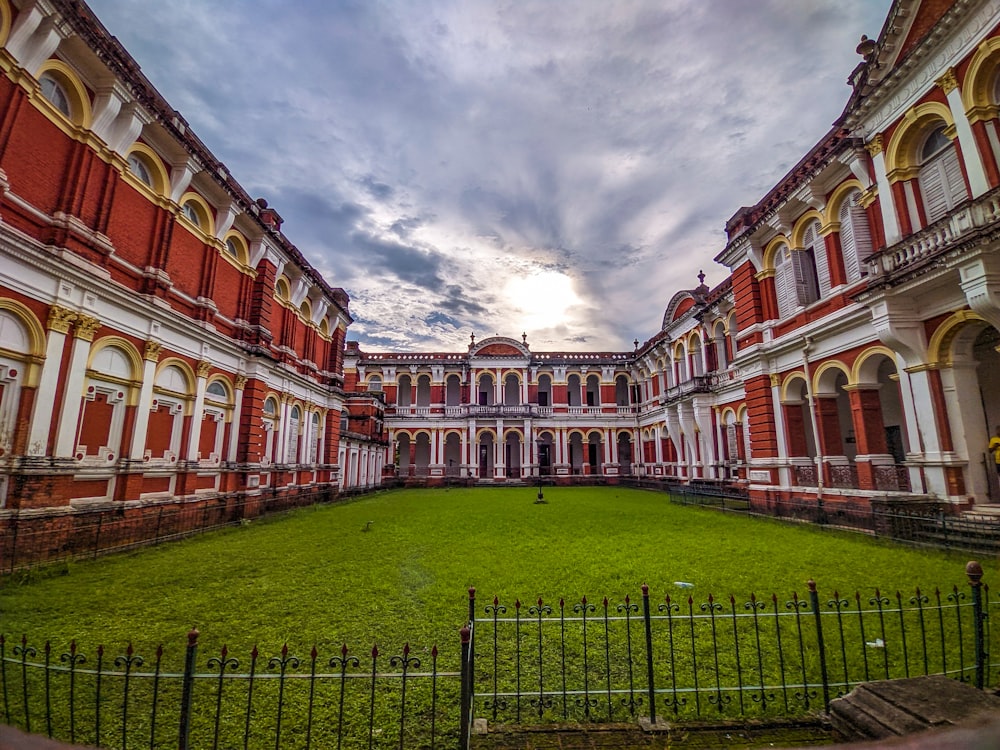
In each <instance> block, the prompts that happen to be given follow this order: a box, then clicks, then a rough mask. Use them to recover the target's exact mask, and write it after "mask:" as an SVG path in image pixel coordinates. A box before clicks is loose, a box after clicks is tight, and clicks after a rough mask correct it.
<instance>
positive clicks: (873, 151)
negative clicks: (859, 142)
mask: <svg viewBox="0 0 1000 750" xmlns="http://www.w3.org/2000/svg"><path fill="white" fill-rule="evenodd" d="M882 149H883V142H882V134H881V133H876V134H875V135H873V136H872V139H871V140H870V141H868V143H866V144H865V150H866V151H867V152H868V155H869V156H871V157H872V158H873V159H874V158H875V157H876V156H878V155H879V154H881V153H882Z"/></svg>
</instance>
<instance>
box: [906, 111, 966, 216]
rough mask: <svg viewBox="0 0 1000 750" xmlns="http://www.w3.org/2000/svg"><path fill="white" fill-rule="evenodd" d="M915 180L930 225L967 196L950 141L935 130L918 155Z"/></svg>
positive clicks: (941, 130) (942, 133)
mask: <svg viewBox="0 0 1000 750" xmlns="http://www.w3.org/2000/svg"><path fill="white" fill-rule="evenodd" d="M921 156H922V163H921V166H920V173H919V175H918V179H919V181H920V193H921V195H922V196H923V199H924V211H925V212H926V214H927V223H928V224H933V223H934V222H935V221H937V220H938V219H940V218H942V217H944V215H945V214H947V213H948V212H949V211H950V210H951V209H953V208H954V207H955V206H957V205H958V204H959V203H961V202H962V201H964V200H965V199H966V198H968V197H969V194H968V191H967V190H966V189H965V180H964V179H963V178H962V168H961V166H960V165H959V163H958V153H957V152H956V151H955V146H954V145H953V144H952V142H951V140H950V139H949V138H948V136H946V135H945V134H944V128H943V127H941V128H938V129H937V130H935V131H934V132H933V133H931V134H930V136H928V138H927V141H926V142H925V143H924V147H923V150H922V153H921Z"/></svg>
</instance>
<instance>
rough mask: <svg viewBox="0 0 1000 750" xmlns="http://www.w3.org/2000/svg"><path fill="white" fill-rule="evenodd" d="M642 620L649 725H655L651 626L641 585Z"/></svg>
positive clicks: (644, 587) (646, 589)
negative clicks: (644, 626) (644, 635)
mask: <svg viewBox="0 0 1000 750" xmlns="http://www.w3.org/2000/svg"><path fill="white" fill-rule="evenodd" d="M642 619H643V621H644V623H645V625H646V685H647V686H648V687H647V689H648V693H649V723H650V724H651V725H655V724H656V685H655V683H654V682H653V624H652V622H651V621H650V617H649V586H647V585H646V584H645V583H644V584H642Z"/></svg>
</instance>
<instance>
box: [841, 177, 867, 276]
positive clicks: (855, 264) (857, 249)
mask: <svg viewBox="0 0 1000 750" xmlns="http://www.w3.org/2000/svg"><path fill="white" fill-rule="evenodd" d="M860 197H861V193H860V192H857V191H855V192H853V193H851V194H850V195H849V196H847V197H846V198H845V199H844V202H843V203H841V204H840V212H839V213H838V217H837V218H838V220H839V221H840V251H841V253H842V254H843V257H844V270H845V271H846V272H847V281H848V282H849V283H850V282H854V281H858V280H859V279H860V278H861V277H862V276H864V275H865V274H866V266H865V264H864V261H865V260H866V259H867V258H868V256H869V255H871V254H872V235H871V229H870V228H869V226H868V216H867V215H866V214H865V210H864V209H863V208H862V207H861V206H860V205H858V200H859V199H860Z"/></svg>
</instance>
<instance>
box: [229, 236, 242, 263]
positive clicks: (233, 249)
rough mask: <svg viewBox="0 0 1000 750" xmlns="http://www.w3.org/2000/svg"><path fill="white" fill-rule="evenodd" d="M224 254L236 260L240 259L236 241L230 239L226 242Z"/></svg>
mask: <svg viewBox="0 0 1000 750" xmlns="http://www.w3.org/2000/svg"><path fill="white" fill-rule="evenodd" d="M226 252H227V253H229V254H230V255H231V256H232V257H233V258H235V259H236V260H239V259H240V249H239V248H238V247H237V246H236V241H235V240H234V239H233V238H232V237H230V238H229V239H227V240H226Z"/></svg>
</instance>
